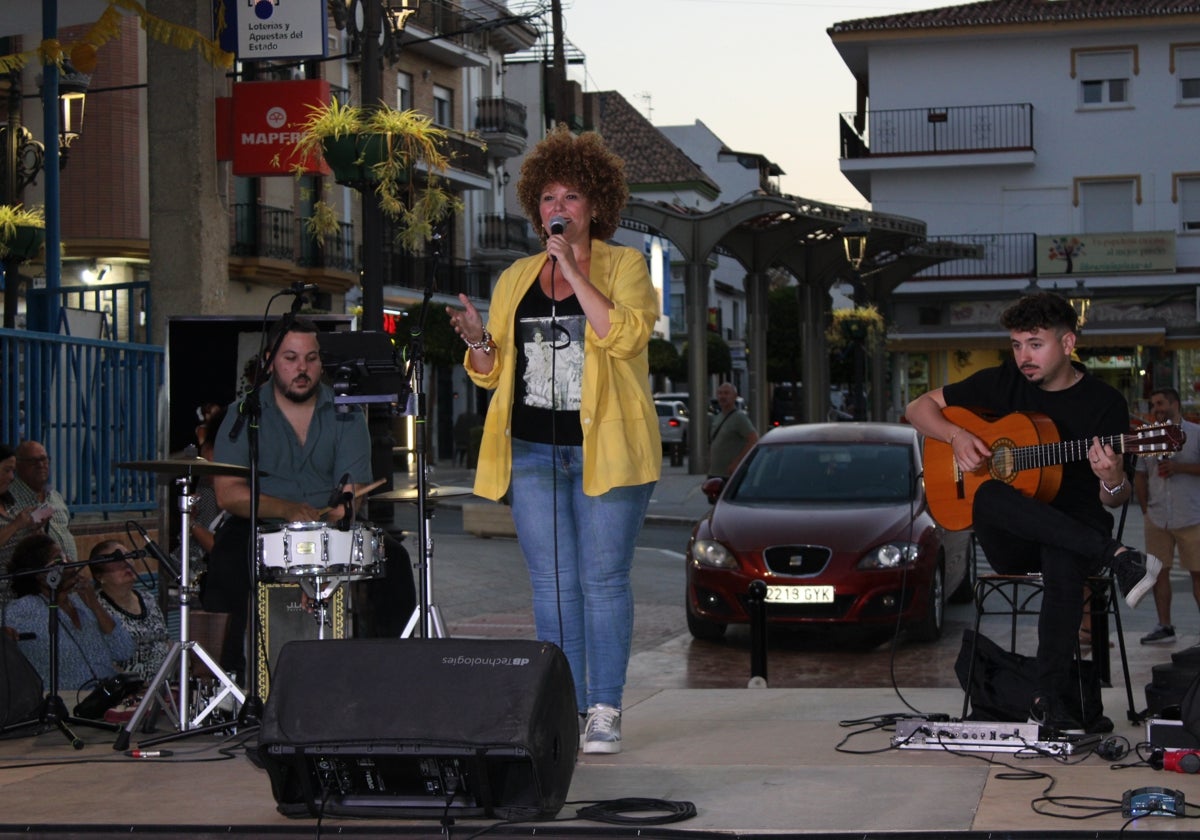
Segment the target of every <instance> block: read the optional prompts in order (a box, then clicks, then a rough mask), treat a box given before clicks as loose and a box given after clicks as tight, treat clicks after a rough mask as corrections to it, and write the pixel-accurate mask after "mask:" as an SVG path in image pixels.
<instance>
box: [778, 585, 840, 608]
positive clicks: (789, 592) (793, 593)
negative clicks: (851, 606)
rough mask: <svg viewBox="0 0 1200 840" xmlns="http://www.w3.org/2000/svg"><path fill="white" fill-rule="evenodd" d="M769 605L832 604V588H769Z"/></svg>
mask: <svg viewBox="0 0 1200 840" xmlns="http://www.w3.org/2000/svg"><path fill="white" fill-rule="evenodd" d="M767 603H768V604H832V603H833V587H832V586H768V587H767Z"/></svg>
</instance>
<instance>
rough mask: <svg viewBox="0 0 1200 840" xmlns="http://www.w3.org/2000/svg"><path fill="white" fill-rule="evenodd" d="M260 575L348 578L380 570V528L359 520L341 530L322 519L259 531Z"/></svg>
mask: <svg viewBox="0 0 1200 840" xmlns="http://www.w3.org/2000/svg"><path fill="white" fill-rule="evenodd" d="M258 562H259V565H260V566H261V567H262V569H263V576H264V577H266V578H269V579H272V580H278V581H295V580H300V579H302V578H311V577H318V576H330V577H344V578H346V579H348V580H360V579H362V578H369V577H375V576H377V575H381V574H383V569H384V562H385V558H384V547H383V531H382V530H381V529H379V528H370V527H367V526H365V525H362V524H358V525H355V526H354V527H353V528H351V529H350V530H348V531H342V530H339V529H337V528H334V527H333V526H331V525H327V524H326V523H324V522H289V523H288V524H286V525H281V526H275V527H273V528H263V529H260V530H259V535H258Z"/></svg>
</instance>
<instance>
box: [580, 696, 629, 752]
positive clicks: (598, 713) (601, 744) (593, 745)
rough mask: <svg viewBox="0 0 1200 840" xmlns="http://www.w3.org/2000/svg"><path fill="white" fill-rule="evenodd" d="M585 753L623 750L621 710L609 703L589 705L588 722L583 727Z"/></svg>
mask: <svg viewBox="0 0 1200 840" xmlns="http://www.w3.org/2000/svg"><path fill="white" fill-rule="evenodd" d="M583 751H584V752H585V753H619V752H620V751H621V710H620V709H618V708H617V707H615V706H610V705H608V704H607V703H597V704H596V705H594V706H589V707H588V714H587V723H586V724H584V727H583Z"/></svg>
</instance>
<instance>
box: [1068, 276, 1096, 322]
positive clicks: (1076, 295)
mask: <svg viewBox="0 0 1200 840" xmlns="http://www.w3.org/2000/svg"><path fill="white" fill-rule="evenodd" d="M1067 300H1068V301H1069V302H1070V304H1071V308H1072V309H1074V310H1075V314H1076V315H1077V316H1078V317H1079V326H1081V327H1082V326H1083V325H1084V324H1085V323H1087V319H1088V313H1089V312H1091V309H1092V290H1091V289H1089V288H1088V287H1087V284H1085V283H1084V282H1083V278H1082V277H1080V278H1079V279H1078V280H1076V281H1075V288H1074V289H1073V290H1072V291H1071V294H1070V296H1069V297H1068V298H1067Z"/></svg>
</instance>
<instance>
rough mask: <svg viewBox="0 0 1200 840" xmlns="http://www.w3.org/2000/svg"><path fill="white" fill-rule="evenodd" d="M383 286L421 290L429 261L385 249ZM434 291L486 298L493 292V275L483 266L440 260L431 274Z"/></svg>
mask: <svg viewBox="0 0 1200 840" xmlns="http://www.w3.org/2000/svg"><path fill="white" fill-rule="evenodd" d="M383 263H384V265H383V276H384V278H385V279H384V283H386V284H387V285H389V286H403V287H406V288H410V289H421V288H424V286H425V281H426V278H427V277H428V276H429V267H430V260H429V258H427V257H415V256H413V255H412V254H409V253H408V252H406V251H403V250H400V249H399V248H387V249H385V250H384V253H383ZM433 288H434V291H435V292H439V293H441V294H445V295H457V294H459V293H460V292H463V293H465V294H467V295H470V296H471V297H476V298H486V297H488V296H489V295H490V294H491V292H492V272H491V271H490V270H489V269H488V268H487V267H486V266H482V265H476V264H474V263H470V262H464V261H461V260H452V259H440V260H438V261H437V267H436V269H435V270H434V275H433Z"/></svg>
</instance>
